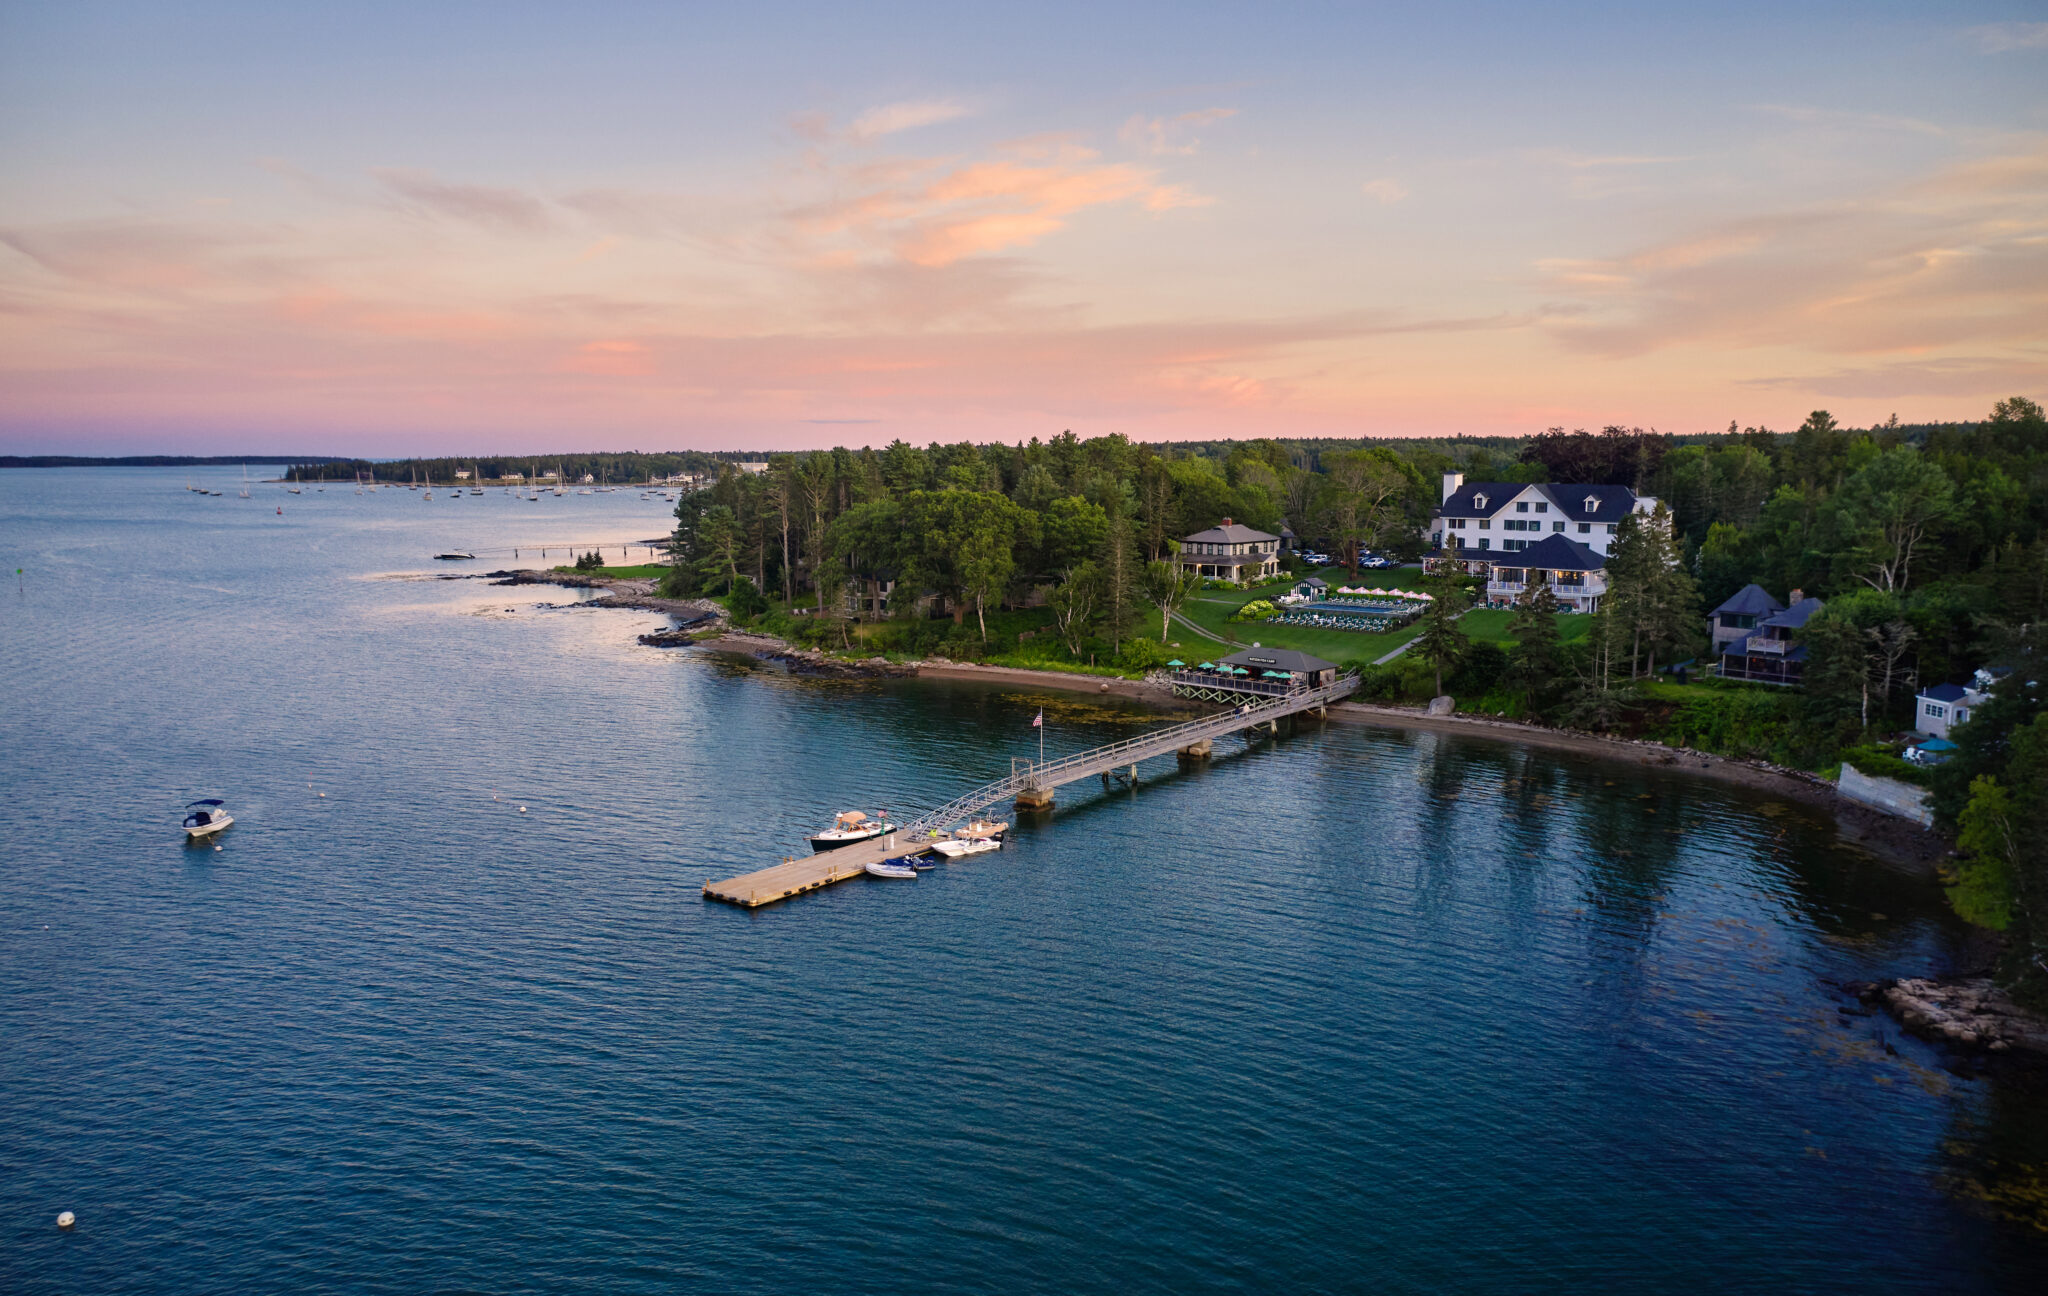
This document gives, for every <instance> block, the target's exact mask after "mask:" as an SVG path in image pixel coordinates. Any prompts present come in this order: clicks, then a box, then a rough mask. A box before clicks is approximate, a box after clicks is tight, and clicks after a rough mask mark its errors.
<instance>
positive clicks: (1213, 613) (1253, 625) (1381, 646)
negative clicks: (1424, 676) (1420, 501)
mask: <svg viewBox="0 0 2048 1296" xmlns="http://www.w3.org/2000/svg"><path fill="white" fill-rule="evenodd" d="M1324 579H1326V580H1327V579H1329V578H1328V577H1325V578H1324ZM1352 583H1353V584H1357V585H1364V584H1367V583H1369V582H1368V581H1366V580H1364V579H1361V580H1359V581H1356V582H1352ZM1398 584H1399V582H1397V581H1394V580H1387V581H1385V582H1384V583H1382V584H1378V585H1374V586H1373V588H1375V589H1390V588H1393V587H1395V586H1396V585H1398ZM1292 588H1294V582H1293V581H1291V580H1289V581H1276V582H1275V583H1273V584H1271V585H1265V586H1261V587H1260V588H1258V589H1254V590H1236V591H1231V592H1227V593H1226V592H1225V591H1222V590H1204V591H1202V592H1201V593H1198V594H1196V595H1194V596H1193V597H1191V598H1190V599H1188V601H1187V604H1186V605H1185V606H1184V607H1182V608H1181V611H1182V612H1183V613H1184V614H1185V615H1186V616H1187V618H1188V620H1190V621H1193V622H1194V623H1195V624H1196V625H1198V626H1201V627H1202V628H1203V629H1205V630H1207V631H1209V632H1210V633H1212V634H1219V635H1222V636H1223V637H1224V638H1226V639H1229V638H1232V637H1233V636H1234V637H1235V640H1236V642H1237V644H1238V646H1241V647H1245V648H1249V647H1251V646H1252V644H1253V643H1254V642H1257V643H1261V644H1265V645H1266V646H1268V647H1272V648H1293V649H1295V650H1297V651H1299V652H1306V653H1314V654H1315V655H1316V656H1318V657H1323V658H1327V659H1328V660H1330V661H1333V662H1336V663H1337V664H1338V665H1340V666H1341V665H1344V664H1345V663H1347V662H1353V661H1372V660H1374V659H1375V658H1379V657H1384V656H1386V655H1387V654H1388V653H1390V652H1392V651H1393V650H1394V649H1396V648H1398V647H1400V646H1401V645H1402V644H1404V643H1406V642H1408V640H1410V639H1412V638H1413V637H1414V636H1415V627H1414V626H1412V625H1410V626H1405V627H1403V628H1402V629H1399V630H1395V631H1393V632H1392V633H1389V634H1363V633H1360V632H1358V631H1354V630H1316V629H1312V628H1310V627H1308V626H1278V625H1267V624H1266V623H1265V622H1262V621H1231V620H1230V619H1229V617H1230V614H1231V613H1233V612H1235V611H1237V610H1238V609H1239V608H1241V607H1243V606H1244V605H1245V604H1247V603H1249V602H1251V601H1252V600H1253V599H1255V598H1271V597H1273V596H1274V595H1276V594H1284V593H1286V592H1287V591H1288V590H1290V589H1292ZM1402 588H1406V586H1402ZM1181 643H1182V645H1183V646H1184V647H1186V648H1188V649H1190V650H1192V651H1195V652H1201V653H1205V654H1206V653H1208V652H1210V651H1215V652H1220V653H1231V652H1235V651H1237V649H1236V648H1234V647H1233V648H1226V647H1224V646H1223V645H1222V644H1218V643H1213V642H1211V641H1209V640H1207V639H1202V638H1200V637H1199V636H1196V635H1194V634H1192V633H1190V634H1189V635H1188V637H1187V638H1185V639H1182V640H1181ZM1187 660H1190V661H1193V660H1196V659H1195V658H1188V659H1187Z"/></svg>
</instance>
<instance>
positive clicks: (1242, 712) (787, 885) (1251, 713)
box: [704, 677, 1358, 909]
mask: <svg viewBox="0 0 2048 1296" xmlns="http://www.w3.org/2000/svg"><path fill="white" fill-rule="evenodd" d="M1357 687H1358V680H1357V678H1356V677H1353V678H1349V679H1340V680H1338V681H1337V682H1336V683H1334V684H1326V685H1324V686H1323V687H1321V688H1315V689H1301V690H1298V691H1296V692H1293V693H1289V694H1287V695H1285V696H1282V697H1273V698H1266V697H1261V698H1257V699H1255V700H1253V701H1250V702H1247V703H1246V704H1244V705H1242V706H1240V707H1238V708H1237V709H1236V710H1234V711H1228V712H1225V713H1223V714H1221V715H1211V716H1204V717H1202V718H1201V719H1199V720H1190V721H1188V722H1187V723H1185V724H1177V725H1171V726H1169V727H1167V728H1165V729H1158V730H1154V731H1153V732H1152V733H1149V734H1144V735H1141V736H1139V737H1137V738H1127V739H1125V740H1124V741H1122V742H1116V743H1111V744H1109V745H1108V746H1107V747H1097V748H1095V749H1094V750H1092V751H1085V752H1081V753H1079V754H1077V755H1073V756H1065V757H1061V758H1060V759H1057V760H1051V761H1033V760H1028V759H1026V758H1024V757H1017V758H1015V759H1013V760H1012V761H1011V762H1010V774H1009V777H1007V778H1000V779H997V780H996V781H995V782H993V783H988V784H984V785H983V786H981V787H978V788H976V789H974V791H972V792H969V793H968V794H967V795H966V796H963V797H960V798H958V799H956V800H954V801H952V802H950V803H948V804H946V805H943V806H940V807H939V808H938V809H936V810H934V811H932V812H931V813H930V814H926V815H921V816H919V817H918V818H917V819H915V820H912V821H911V822H910V823H907V824H905V825H903V826H902V827H901V828H900V829H898V830H897V831H896V832H893V833H889V834H887V835H885V836H882V837H877V838H874V839H872V840H870V841H864V842H859V843H857V844H855V845H852V846H842V847H840V848H839V849H838V850H829V851H821V852H819V853H818V854H816V855H807V856H803V857H802V858H795V857H791V858H785V859H784V860H783V861H782V862H781V863H780V864H771V865H769V866H768V867H767V868H764V869H757V870H755V871H754V872H752V873H742V874H741V875H740V876H738V877H733V878H727V879H726V880H725V881H723V882H706V883H705V884H704V894H705V896H706V897H707V898H709V899H712V900H723V901H725V902H726V903H727V904H736V905H741V906H744V907H746V908H748V909H753V908H758V907H759V906H761V905H764V904H773V903H775V902H776V901H777V900H787V899H789V898H790V897H791V896H799V895H802V894H804V893H805V892H807V891H816V890H818V889H820V888H821V887H827V886H830V885H831V884H832V883H834V882H843V881H845V880H846V879H847V878H850V877H854V876H856V875H858V874H860V873H862V872H863V871H865V870H866V868H867V866H868V865H869V864H872V863H875V862H877V861H880V860H884V859H888V858H889V857H890V856H892V855H906V854H910V853H912V852H916V851H920V850H923V849H925V848H926V847H928V846H929V845H930V844H931V843H932V842H933V841H936V840H938V839H939V838H941V837H944V836H947V835H948V830H949V829H951V828H952V827H953V826H954V825H955V824H957V823H959V822H960V821H961V820H963V819H967V818H969V817H971V816H976V815H979V814H980V813H981V812H982V811H984V810H987V809H988V808H989V807H991V806H994V805H998V804H1001V803H1003V802H1006V801H1013V800H1014V801H1016V802H1017V803H1018V804H1019V805H1024V806H1030V807H1038V808H1043V807H1046V806H1050V805H1051V804H1052V803H1053V795H1052V794H1053V789H1054V788H1057V787H1061V786H1064V785H1065V784H1068V783H1073V782H1076V781H1078V780H1080V779H1084V778H1089V777H1093V776H1097V775H1099V776H1101V777H1102V778H1104V779H1105V780H1106V779H1108V778H1109V777H1110V776H1111V774H1112V773H1114V774H1115V775H1116V776H1117V777H1118V778H1119V779H1123V780H1127V781H1129V782H1131V783H1136V782H1137V778H1138V763H1139V762H1140V761H1144V760H1148V759H1150V758H1152V757H1154V756H1166V755H1170V754H1184V755H1186V756H1190V757H1193V758H1200V757H1205V756H1207V755H1208V754H1209V744H1210V742H1211V741H1212V740H1213V739H1216V738H1219V737H1221V736H1223V735H1224V734H1227V733H1235V732H1237V731H1239V730H1243V729H1254V728H1257V727H1259V726H1261V725H1269V726H1271V727H1272V728H1274V729H1275V730H1276V731H1277V730H1278V728H1279V721H1280V719H1281V717H1283V716H1290V715H1295V714H1297V713H1299V712H1303V711H1314V712H1317V713H1321V712H1322V711H1324V710H1325V709H1327V708H1328V707H1329V705H1330V703H1332V702H1337V701H1341V700H1342V699H1344V698H1346V697H1349V696H1350V695H1351V693H1352V690H1354V689H1356V688H1357Z"/></svg>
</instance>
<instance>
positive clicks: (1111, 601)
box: [1100, 511, 1145, 653]
mask: <svg viewBox="0 0 2048 1296" xmlns="http://www.w3.org/2000/svg"><path fill="white" fill-rule="evenodd" d="M1100 565H1101V569H1102V612H1103V621H1104V624H1105V627H1106V628H1107V629H1108V631H1109V647H1110V651H1111V652H1112V653H1121V652H1122V651H1123V641H1124V635H1125V634H1127V633H1129V631H1130V628H1131V622H1132V621H1134V620H1135V619H1136V616H1137V610H1138V608H1139V606H1140V605H1141V604H1142V603H1143V602H1144V601H1145V588H1144V585H1145V568H1144V565H1143V564H1142V563H1141V562H1140V561H1139V554H1138V534H1137V528H1136V527H1134V526H1132V525H1131V519H1130V517H1129V516H1128V515H1127V514H1125V513H1123V512H1121V511H1115V512H1112V513H1111V514H1110V517H1109V536H1108V538H1107V539H1106V540H1104V541H1103V545H1102V562H1101V564H1100Z"/></svg>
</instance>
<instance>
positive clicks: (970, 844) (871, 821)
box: [811, 810, 1010, 878]
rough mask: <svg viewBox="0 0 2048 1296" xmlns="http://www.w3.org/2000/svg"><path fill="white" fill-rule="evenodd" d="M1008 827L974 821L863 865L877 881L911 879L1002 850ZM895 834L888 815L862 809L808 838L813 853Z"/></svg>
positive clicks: (1000, 824)
mask: <svg viewBox="0 0 2048 1296" xmlns="http://www.w3.org/2000/svg"><path fill="white" fill-rule="evenodd" d="M1009 830H1010V825H1009V824H1008V823H1006V822H1002V821H1000V820H983V819H976V820H974V821H973V822H972V823H969V824H968V825H967V826H966V827H964V828H961V829H959V830H957V831H955V832H954V833H952V834H951V835H949V836H943V837H936V838H934V839H932V840H931V841H927V842H922V843H917V844H914V845H912V846H911V847H910V848H909V849H907V850H906V851H905V852H904V853H903V854H901V855H892V856H890V857H889V858H888V859H884V860H877V861H875V862H874V863H872V864H869V865H867V867H866V870H865V871H866V872H867V873H868V874H869V875H871V876H873V877H879V878H914V877H916V876H917V875H918V874H919V873H922V872H924V871H926V870H928V869H931V868H934V867H936V866H937V864H938V863H939V861H940V860H942V859H943V860H960V859H966V858H968V857H969V856H972V855H985V854H987V853H988V852H990V851H998V850H1001V849H1002V848H1003V834H1004V833H1006V832H1008V831H1009ZM895 831H896V825H895V824H894V823H892V822H890V820H889V812H888V811H886V810H884V811H882V812H881V813H880V814H879V815H875V816H872V817H870V816H869V815H868V814H867V812H866V811H863V810H848V811H846V812H844V813H843V814H841V815H839V816H838V817H837V818H835V819H834V820H833V821H832V826H831V827H830V828H827V829H826V830H825V831H823V832H821V833H816V834H814V835H813V836H812V837H811V849H812V850H813V851H828V850H837V849H839V848H840V847H842V846H851V845H853V844H854V843H855V842H864V841H872V840H874V839H875V838H877V837H880V836H883V835H885V834H887V833H893V832H895Z"/></svg>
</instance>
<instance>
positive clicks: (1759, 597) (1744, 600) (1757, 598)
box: [1711, 584, 1785, 616]
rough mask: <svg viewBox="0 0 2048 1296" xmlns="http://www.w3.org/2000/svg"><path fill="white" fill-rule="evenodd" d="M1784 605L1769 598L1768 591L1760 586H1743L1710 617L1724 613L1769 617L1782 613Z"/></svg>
mask: <svg viewBox="0 0 2048 1296" xmlns="http://www.w3.org/2000/svg"><path fill="white" fill-rule="evenodd" d="M1784 610H1785V605H1784V604H1783V603H1780V602H1778V600H1776V599H1774V598H1772V597H1771V593H1770V591H1769V590H1767V589H1765V588H1764V587H1763V586H1761V585H1757V584H1749V585H1744V586H1743V587H1742V588H1741V589H1739V590H1737V591H1735V593H1734V594H1733V595H1732V596H1730V597H1729V599H1728V601H1727V602H1726V603H1723V604H1722V605H1721V606H1720V607H1717V608H1715V609H1714V610H1713V612H1712V613H1711V615H1713V616H1720V615H1721V614H1722V613H1724V612H1726V613H1728V614H1729V615H1731V616H1769V615H1770V614H1771V613H1773V612H1783V611H1784Z"/></svg>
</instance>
